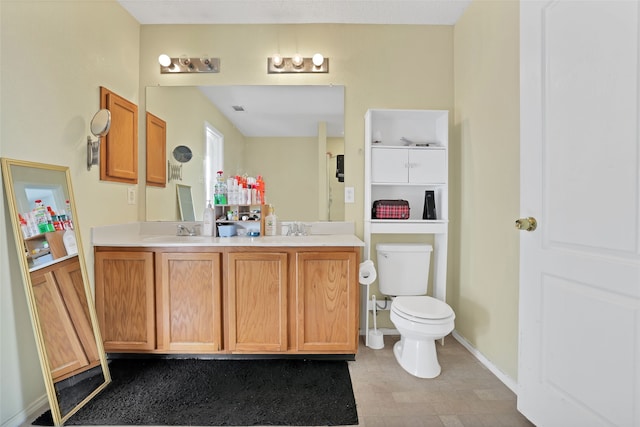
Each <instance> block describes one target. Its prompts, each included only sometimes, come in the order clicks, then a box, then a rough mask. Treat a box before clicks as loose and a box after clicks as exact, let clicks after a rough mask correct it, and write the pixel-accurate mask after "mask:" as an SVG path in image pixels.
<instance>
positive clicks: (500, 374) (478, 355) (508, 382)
mask: <svg viewBox="0 0 640 427" xmlns="http://www.w3.org/2000/svg"><path fill="white" fill-rule="evenodd" d="M452 335H453V337H454V338H455V339H456V341H458V342H459V343H460V344H462V346H463V347H464V348H466V349H467V350H469V353H471V354H472V355H473V356H474V357H475V358H476V359H478V361H479V362H480V363H482V364H483V365H484V367H485V368H487V369H488V370H489V371H491V373H492V374H493V375H495V376H496V377H498V379H499V380H500V381H502V382H503V383H504V385H506V386H507V387H509V389H510V390H511V391H512V392H514V393H515V394H516V395H517V394H518V383H517V382H515V381H514V380H513V378H511V377H510V376H509V375H507V374H505V373H504V372H502V371H501V370H500V369H498V368H497V367H496V365H494V364H493V363H491V361H490V360H489V359H487V358H486V357H485V356H484V355H483V354H482V353H480V352H479V351H478V350H477V349H476V348H475V347H474V346H472V345H471V343H469V341H467V340H466V339H464V337H463V336H462V335H460V334H458V332H457V331H453V332H452Z"/></svg>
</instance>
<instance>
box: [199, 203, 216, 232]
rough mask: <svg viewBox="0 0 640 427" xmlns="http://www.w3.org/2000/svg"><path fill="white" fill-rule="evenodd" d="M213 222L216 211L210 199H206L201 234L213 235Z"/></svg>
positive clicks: (214, 221)
mask: <svg viewBox="0 0 640 427" xmlns="http://www.w3.org/2000/svg"><path fill="white" fill-rule="evenodd" d="M215 223H216V213H215V211H214V210H213V208H212V207H211V200H208V201H207V207H206V208H204V213H203V214H202V235H203V236H213V231H214V226H215Z"/></svg>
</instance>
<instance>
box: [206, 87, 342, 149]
mask: <svg viewBox="0 0 640 427" xmlns="http://www.w3.org/2000/svg"><path fill="white" fill-rule="evenodd" d="M199 89H200V91H202V93H204V94H205V96H206V97H207V98H209V100H211V102H212V103H213V104H214V105H215V106H216V108H217V109H218V110H219V111H220V112H221V113H222V114H224V116H225V117H227V119H229V121H230V122H232V123H233V124H234V126H235V127H236V128H237V129H238V130H239V131H240V132H241V133H242V134H243V135H244V136H247V137H300V136H305V137H314V136H317V135H318V122H325V123H326V124H327V136H329V137H343V136H344V86H304V85H295V86H293V85H292V86H268V85H265V86H200V87H199ZM236 106H237V107H242V108H243V110H244V111H236V110H235V109H234V107H236Z"/></svg>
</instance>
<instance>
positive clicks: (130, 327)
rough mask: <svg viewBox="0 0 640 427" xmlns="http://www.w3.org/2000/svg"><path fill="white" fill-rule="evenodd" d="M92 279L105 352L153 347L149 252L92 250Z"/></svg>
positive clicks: (153, 310) (151, 284) (153, 296)
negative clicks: (93, 262)
mask: <svg viewBox="0 0 640 427" xmlns="http://www.w3.org/2000/svg"><path fill="white" fill-rule="evenodd" d="M95 278H96V280H95V283H96V312H97V315H98V323H99V324H100V329H101V331H102V339H103V341H104V348H105V351H111V352H118V351H135V350H153V349H155V348H156V328H155V323H156V317H155V282H154V260H153V253H152V252H140V251H114V252H100V251H96V253H95Z"/></svg>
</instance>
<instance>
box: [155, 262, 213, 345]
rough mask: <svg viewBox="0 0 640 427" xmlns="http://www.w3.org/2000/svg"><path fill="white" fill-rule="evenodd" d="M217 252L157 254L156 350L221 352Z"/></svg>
mask: <svg viewBox="0 0 640 427" xmlns="http://www.w3.org/2000/svg"><path fill="white" fill-rule="evenodd" d="M220 266H221V263H220V254H219V253H161V254H158V266H157V268H158V275H157V276H158V279H159V280H158V299H157V312H158V323H157V325H158V341H159V342H158V348H159V349H160V350H179V351H183V352H191V353H201V352H216V351H220V349H221V347H222V345H221V338H222V332H221V331H222V327H221V322H222V316H221V314H220V313H221V305H220V292H221V287H220V282H221V271H220Z"/></svg>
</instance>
